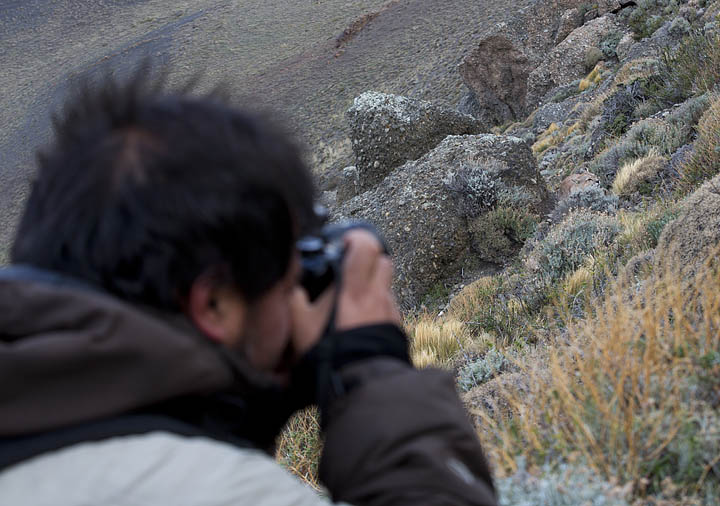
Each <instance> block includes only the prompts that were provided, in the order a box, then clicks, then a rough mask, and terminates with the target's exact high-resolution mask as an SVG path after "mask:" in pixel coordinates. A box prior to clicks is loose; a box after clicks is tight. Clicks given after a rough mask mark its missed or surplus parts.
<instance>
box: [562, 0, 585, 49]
mask: <svg viewBox="0 0 720 506" xmlns="http://www.w3.org/2000/svg"><path fill="white" fill-rule="evenodd" d="M584 21H585V20H584V19H583V13H582V11H581V10H580V9H578V8H577V7H576V8H574V9H569V10H567V11H565V12H563V13H562V15H561V16H560V26H559V27H558V31H557V33H556V34H555V44H556V45H557V44H560V43H561V42H562V41H563V40H565V38H566V37H567V36H568V35H570V34H571V33H572V31H573V30H575V29H576V28H580V27H581V26H582V24H583V22H584Z"/></svg>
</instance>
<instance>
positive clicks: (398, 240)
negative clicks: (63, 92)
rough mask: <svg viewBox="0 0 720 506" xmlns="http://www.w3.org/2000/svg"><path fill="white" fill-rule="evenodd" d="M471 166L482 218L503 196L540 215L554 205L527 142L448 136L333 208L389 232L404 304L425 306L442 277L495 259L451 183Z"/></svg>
mask: <svg viewBox="0 0 720 506" xmlns="http://www.w3.org/2000/svg"><path fill="white" fill-rule="evenodd" d="M467 170H469V171H470V176H472V177H474V178H475V179H474V183H477V184H474V186H473V187H476V186H483V188H476V190H477V193H476V194H475V195H473V196H471V197H477V200H478V204H477V209H476V210H475V212H474V214H477V215H478V216H482V215H483V213H487V212H490V211H491V210H492V209H493V208H494V207H496V206H497V205H498V204H499V202H502V201H507V202H511V201H514V202H515V205H516V206H517V207H518V208H522V209H523V210H525V211H526V212H537V213H538V214H540V213H543V212H546V210H547V208H548V207H549V205H550V204H549V198H550V197H549V194H548V192H547V188H546V187H545V184H544V181H543V180H542V178H541V176H540V174H539V173H538V171H537V168H536V166H535V160H534V158H533V155H532V152H531V151H530V149H529V147H528V146H527V144H526V143H525V142H523V141H522V140H521V139H518V138H516V137H510V136H498V135H489V134H485V135H465V136H450V137H447V138H446V139H445V140H443V141H442V142H441V143H440V145H438V146H437V147H436V148H435V149H434V150H432V151H431V152H429V153H427V154H426V155H425V156H423V157H422V158H420V159H419V160H416V161H411V162H408V163H406V164H405V165H403V166H402V167H399V168H397V169H395V170H394V171H393V172H392V173H391V174H389V175H388V176H387V177H386V178H385V179H384V180H383V181H382V182H381V183H380V184H379V185H378V186H377V187H376V188H374V189H372V190H370V191H367V192H365V193H363V194H361V195H358V196H357V197H355V198H353V199H351V200H349V201H347V202H345V203H344V204H342V205H340V206H339V207H338V208H337V209H336V210H335V213H334V219H343V218H344V219H364V220H367V221H370V222H371V223H374V224H375V225H376V226H377V227H378V229H379V230H380V231H381V232H382V233H383V235H384V236H385V238H386V240H387V242H388V244H389V246H390V249H391V251H392V253H393V257H394V259H395V266H396V271H395V283H394V288H395V292H396V294H397V296H398V298H399V300H400V301H401V304H402V305H403V306H404V307H406V308H409V307H413V306H416V305H417V304H419V303H420V302H421V301H422V299H423V296H424V295H425V294H427V293H428V291H430V290H431V289H432V288H433V287H435V286H437V284H438V283H444V282H456V281H457V280H458V278H459V277H460V276H461V273H462V272H466V273H469V272H472V271H473V270H476V269H477V268H479V267H482V266H483V265H484V264H483V262H486V261H488V260H492V259H488V258H482V257H480V256H479V255H478V253H477V251H476V250H474V249H473V241H477V240H479V238H476V237H473V234H472V232H471V231H470V230H469V227H468V222H469V219H470V218H471V217H470V216H468V210H467V208H463V206H460V205H459V200H458V196H459V195H458V192H457V188H455V187H453V184H452V182H453V181H454V179H455V178H456V176H457V175H458V174H459V173H460V172H461V171H467ZM460 197H463V196H462V195H460ZM481 201H482V202H481ZM466 203H467V201H466ZM475 218H476V217H475ZM494 260H497V258H495V259H494Z"/></svg>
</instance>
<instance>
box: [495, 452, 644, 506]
mask: <svg viewBox="0 0 720 506" xmlns="http://www.w3.org/2000/svg"><path fill="white" fill-rule="evenodd" d="M517 460H518V470H517V471H516V472H515V473H514V474H513V475H511V476H509V477H507V478H499V479H497V480H496V485H497V490H498V500H499V503H500V505H501V506H531V505H533V506H578V505H581V504H582V505H587V506H628V505H629V504H630V503H629V502H628V499H629V495H630V494H629V490H619V489H618V488H617V487H616V486H615V485H614V484H612V483H608V482H607V481H605V480H604V479H603V478H602V477H601V476H599V475H598V474H597V473H596V472H595V471H593V470H591V469H590V468H588V467H586V466H583V465H578V464H577V463H576V464H573V465H569V464H561V465H559V466H557V468H553V467H551V466H550V465H548V464H545V466H543V468H542V473H541V474H540V476H533V475H532V474H530V473H529V472H528V471H527V470H526V469H525V461H524V460H523V459H522V458H518V459H517Z"/></svg>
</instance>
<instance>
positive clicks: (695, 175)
mask: <svg viewBox="0 0 720 506" xmlns="http://www.w3.org/2000/svg"><path fill="white" fill-rule="evenodd" d="M719 172H720V97H718V96H713V98H712V102H711V104H710V107H709V108H708V109H707V111H706V112H705V114H704V115H703V116H702V118H701V119H700V122H699V123H698V137H697V139H696V140H695V143H694V146H693V152H692V155H691V157H690V159H689V160H688V161H687V162H686V163H685V164H684V165H683V166H682V167H681V191H682V192H683V193H688V192H690V191H692V190H693V189H695V188H697V187H698V186H699V185H700V184H702V183H703V182H704V181H706V180H708V179H710V178H712V177H713V176H714V175H716V174H718V173H719Z"/></svg>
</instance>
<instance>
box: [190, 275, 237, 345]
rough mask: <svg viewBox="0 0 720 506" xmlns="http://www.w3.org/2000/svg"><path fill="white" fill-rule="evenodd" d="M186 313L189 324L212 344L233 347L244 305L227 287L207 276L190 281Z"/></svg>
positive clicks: (235, 293)
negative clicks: (211, 341)
mask: <svg viewBox="0 0 720 506" xmlns="http://www.w3.org/2000/svg"><path fill="white" fill-rule="evenodd" d="M186 311H187V313H188V316H189V317H190V320H191V321H192V323H193V324H194V325H195V326H196V327H197V328H198V329H199V330H200V331H201V332H202V333H203V334H205V335H206V336H207V337H209V338H210V339H212V340H213V341H217V342H221V343H225V344H236V343H237V342H238V340H239V339H240V337H241V336H242V330H243V327H244V323H245V313H246V305H245V303H244V301H243V300H242V298H241V297H240V295H239V294H238V293H237V292H235V291H234V290H232V289H231V288H229V287H227V286H224V285H220V284H219V283H218V282H217V281H216V280H214V279H213V278H212V277H210V276H200V277H198V278H196V279H195V281H193V284H192V286H191V287H190V293H189V294H188V298H187V305H186Z"/></svg>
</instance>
